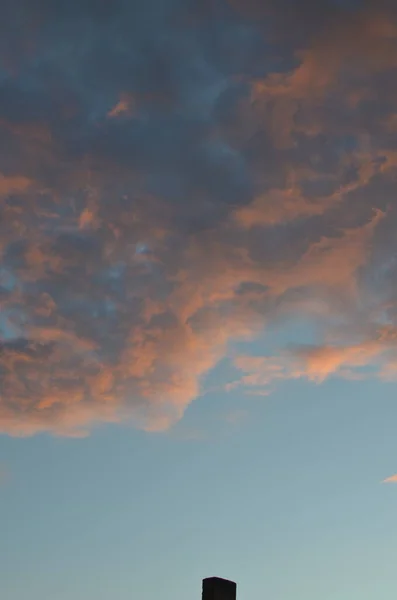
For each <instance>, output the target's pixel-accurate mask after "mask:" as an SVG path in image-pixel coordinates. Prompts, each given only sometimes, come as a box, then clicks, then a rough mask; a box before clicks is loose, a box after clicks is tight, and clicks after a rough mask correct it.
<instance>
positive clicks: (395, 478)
mask: <svg viewBox="0 0 397 600" xmlns="http://www.w3.org/2000/svg"><path fill="white" fill-rule="evenodd" d="M382 483H397V475H392V476H391V477H387V478H386V479H384V480H383V482H382Z"/></svg>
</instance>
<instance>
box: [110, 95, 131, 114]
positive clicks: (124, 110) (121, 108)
mask: <svg viewBox="0 0 397 600" xmlns="http://www.w3.org/2000/svg"><path fill="white" fill-rule="evenodd" d="M133 110H134V101H133V98H132V96H131V94H121V96H120V100H119V101H118V102H117V104H115V105H114V106H113V108H112V109H111V110H110V111H109V112H108V117H109V118H111V119H113V118H115V117H119V116H120V115H131V114H132V112H133Z"/></svg>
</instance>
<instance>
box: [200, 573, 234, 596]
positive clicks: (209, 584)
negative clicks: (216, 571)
mask: <svg viewBox="0 0 397 600" xmlns="http://www.w3.org/2000/svg"><path fill="white" fill-rule="evenodd" d="M236 592H237V585H236V584H235V583H234V581H229V580H228V579H221V577H207V578H206V579H203V593H202V600H236Z"/></svg>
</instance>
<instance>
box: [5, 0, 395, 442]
mask: <svg viewBox="0 0 397 600" xmlns="http://www.w3.org/2000/svg"><path fill="white" fill-rule="evenodd" d="M2 11H3V19H2V25H0V33H1V36H0V38H1V42H0V92H1V93H0V151H1V157H2V159H1V161H0V210H1V220H0V253H1V259H0V431H2V432H5V433H7V434H10V435H32V434H34V433H37V432H41V431H48V432H50V433H53V434H57V435H69V436H79V435H87V434H88V433H89V432H90V430H91V429H92V427H94V426H96V425H99V424H101V423H106V422H112V423H119V422H122V421H123V422H131V423H132V424H133V425H134V426H136V427H140V428H143V429H146V430H150V431H154V430H162V429H167V428H169V427H170V426H171V425H172V424H174V423H175V422H177V421H178V420H179V419H181V418H182V416H183V413H184V410H185V409H186V407H187V406H188V405H189V404H190V403H191V402H192V401H194V400H195V399H196V398H197V397H199V396H200V395H201V394H202V393H205V391H206V384H205V382H206V376H207V374H208V373H209V372H210V371H212V369H214V368H215V367H216V365H217V364H218V363H219V362H220V361H222V360H223V359H224V358H225V357H230V356H231V357H233V356H234V354H235V344H236V342H238V341H241V340H243V341H244V342H249V341H250V340H252V339H255V338H256V337H258V336H264V337H265V336H266V332H267V328H268V326H270V325H273V324H275V323H277V324H278V325H279V326H283V327H288V325H289V324H290V323H291V322H292V321H297V320H298V321H299V319H302V318H305V319H308V320H309V321H310V323H311V324H312V325H313V326H314V325H315V326H316V328H317V329H316V331H317V339H316V341H315V343H313V345H311V346H305V345H302V343H300V341H299V340H298V341H297V343H296V344H295V345H294V346H293V347H290V346H289V345H288V344H287V345H286V347H283V348H281V349H280V351H278V350H275V351H274V353H273V354H270V355H269V356H266V357H259V358H255V359H252V358H250V357H246V358H243V357H240V358H238V359H236V362H235V366H236V367H237V369H238V372H239V379H237V380H236V382H234V383H233V382H232V383H231V384H230V387H232V388H233V387H235V388H236V389H237V388H240V387H241V386H244V388H246V389H247V390H249V392H250V393H254V394H267V393H269V392H270V390H271V389H272V386H273V385H274V384H275V382H276V381H278V380H282V379H285V378H297V377H306V378H308V379H310V380H313V381H316V382H320V381H323V380H324V379H326V378H327V377H329V376H331V375H338V376H343V377H350V378H354V377H361V376H363V372H364V371H365V370H366V369H367V371H371V369H372V371H371V373H372V372H373V371H374V372H375V376H377V377H380V378H382V380H390V379H393V378H394V376H395V372H396V367H397V355H396V354H395V350H394V348H395V337H394V335H393V332H394V331H395V327H396V318H397V310H396V308H397V286H396V274H397V270H396V269H397V262H396V260H395V256H396V252H397V247H396V239H397V237H396V235H395V232H396V226H397V205H396V199H395V198H396V194H395V191H396V188H395V181H396V166H397V158H396V157H397V154H396V150H395V146H396V140H397V138H396V131H397V128H396V108H395V107H396V102H397V88H396V86H395V81H396V78H395V69H396V67H397V64H396V61H395V56H396V52H395V50H396V44H397V25H396V23H397V21H396V17H397V13H396V9H395V6H394V4H393V3H389V2H386V1H383V2H377V3H375V2H366V1H363V2H358V3H356V5H355V6H353V7H351V8H347V7H343V5H342V4H341V3H338V2H336V1H335V2H331V0H330V1H329V2H325V1H323V2H309V1H307V0H305V1H304V2H302V3H300V6H299V10H297V7H296V6H295V3H294V2H292V0H281V1H278V2H267V3H263V2H256V1H255V0H252V1H250V2H245V3H240V2H238V1H234V0H233V1H230V2H229V1H227V0H224V1H222V2H212V1H210V2H207V3H205V4H203V3H202V2H198V1H196V0H188V1H183V2H182V1H181V0H170V1H169V2H162V1H161V0H149V1H148V2H145V3H144V4H142V3H141V2H135V1H132V2H131V1H130V2H126V1H124V0H117V1H115V2H112V3H111V4H109V3H102V2H97V1H93V0H79V2H76V1H75V0H70V1H69V2H68V3H66V4H65V3H64V2H61V1H60V0H56V1H55V2H54V1H52V2H48V1H47V0H29V2H28V1H27V0H13V2H11V1H7V2H5V4H4V6H3V7H2ZM241 11H244V18H242V13H241ZM5 24H7V25H5ZM319 322H321V327H320V326H319V325H318V324H319ZM365 376H368V373H367V372H366V371H365Z"/></svg>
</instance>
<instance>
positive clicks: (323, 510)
mask: <svg viewBox="0 0 397 600" xmlns="http://www.w3.org/2000/svg"><path fill="white" fill-rule="evenodd" d="M374 397H376V398H377V402H376V403H375V402H374ZM247 404H248V407H247ZM242 406H243V407H244V408H245V409H246V408H248V410H249V414H248V415H247V416H246V417H245V418H244V419H243V418H241V420H240V421H239V422H237V423H234V424H233V425H231V424H230V423H228V422H227V419H226V416H227V415H228V414H230V411H231V410H232V411H236V410H237V409H238V408H241V407H242ZM395 414H396V409H395V400H394V392H393V386H384V387H383V388H381V389H379V386H378V385H376V384H368V383H365V384H363V383H358V384H357V383H354V384H353V385H352V384H351V383H339V382H335V381H330V382H328V383H326V384H324V385H323V386H322V387H321V392H320V391H319V388H318V387H317V386H315V385H310V384H296V383H292V384H291V383H290V382H288V383H286V384H284V385H282V386H281V387H280V389H279V390H278V391H277V393H275V394H274V395H273V396H272V397H271V398H267V399H266V400H265V401H263V400H262V399H261V400H260V401H259V402H258V401H256V400H255V402H252V401H250V400H249V399H248V398H245V399H244V398H241V397H238V398H237V397H233V398H229V399H228V400H227V401H225V399H222V398H217V397H216V396H215V397H209V398H204V399H203V400H202V401H201V402H197V404H194V405H192V407H191V408H190V409H189V410H188V413H187V415H186V418H185V420H184V422H183V423H181V424H180V425H179V426H178V427H176V428H175V430H174V431H172V432H169V433H167V434H151V435H148V434H144V433H136V432H135V433H134V432H132V431H131V430H129V429H126V428H123V427H121V428H116V427H110V428H107V429H104V430H103V431H100V432H95V433H94V434H92V435H91V436H90V437H89V438H86V439H81V440H67V439H62V438H57V439H55V438H49V437H48V436H44V435H40V436H37V437H35V438H28V439H22V440H21V439H12V440H10V439H5V438H3V439H2V440H1V451H2V457H3V458H4V462H5V463H6V464H7V467H8V470H9V477H8V479H7V480H6V481H5V482H4V484H3V486H2V490H1V492H2V502H1V504H2V511H3V515H4V516H5V522H4V526H3V535H2V538H1V542H0V548H1V556H2V570H3V574H2V589H3V593H4V595H5V596H6V597H7V598H9V599H10V600H14V599H15V600H16V599H18V600H19V598H25V597H29V598H34V599H36V598H51V597H57V598H60V599H62V600H63V599H64V598H65V599H67V598H86V599H87V600H90V599H91V598H92V599H94V598H97V599H100V600H102V598H103V599H104V600H105V599H106V598H109V597H115V598H120V599H122V600H124V598H125V599H127V598H130V597H131V596H133V595H139V596H140V597H142V598H143V599H150V598H153V597H157V596H160V595H161V597H163V598H164V600H166V599H168V598H169V599H171V598H175V597H176V598H184V597H186V596H188V597H191V598H199V595H200V580H201V578H202V577H204V576H207V575H212V574H217V575H220V576H225V577H231V578H234V579H236V580H237V582H238V584H239V597H240V598H242V599H248V598H252V597H254V596H255V595H261V596H262V595H263V596H264V597H265V596H269V595H271V596H272V597H275V598H313V599H314V598H316V597H318V596H319V595H320V594H321V596H322V597H325V598H335V597H338V598H351V597H357V598H365V599H366V598H368V599H369V598H372V597H373V595H374V594H375V593H376V594H377V595H378V597H380V598H391V597H392V595H393V594H394V593H395V591H396V583H395V578H394V564H395V558H396V552H397V549H396V544H395V539H396V531H395V529H396V524H395V518H394V515H395V502H396V490H395V489H394V487H393V485H390V486H389V485H382V484H381V481H382V479H383V478H384V477H386V476H387V475H389V474H390V473H391V472H393V470H395V435H394V419H395ZM192 429H195V430H196V432H201V433H203V434H205V435H204V437H203V439H196V440H195V439H190V440H189V439H186V437H187V435H186V434H188V433H190V432H191V431H192Z"/></svg>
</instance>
